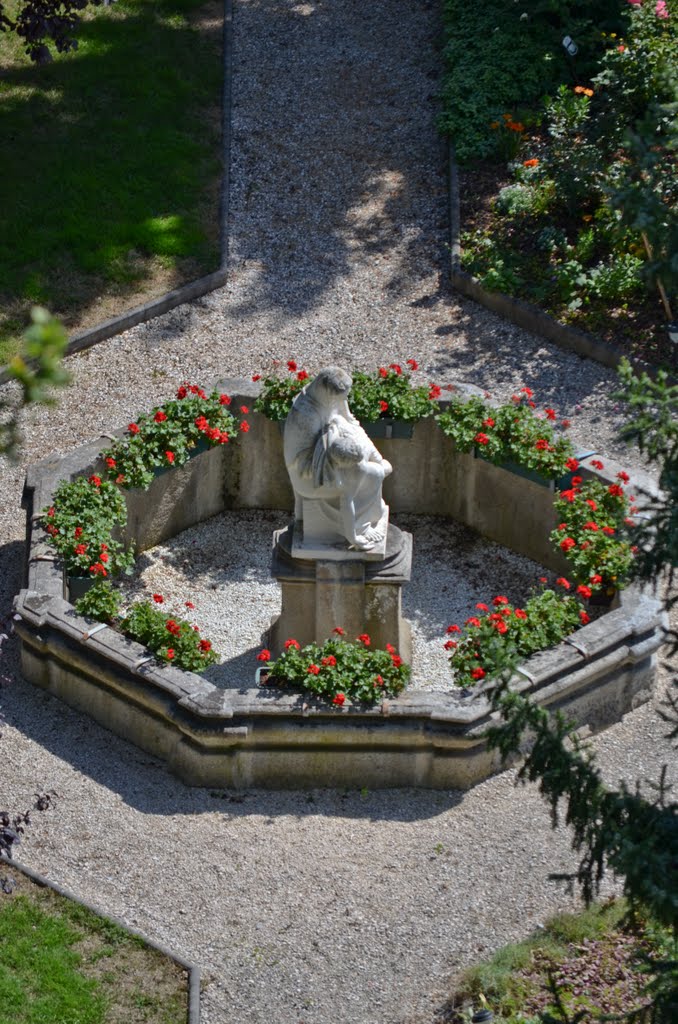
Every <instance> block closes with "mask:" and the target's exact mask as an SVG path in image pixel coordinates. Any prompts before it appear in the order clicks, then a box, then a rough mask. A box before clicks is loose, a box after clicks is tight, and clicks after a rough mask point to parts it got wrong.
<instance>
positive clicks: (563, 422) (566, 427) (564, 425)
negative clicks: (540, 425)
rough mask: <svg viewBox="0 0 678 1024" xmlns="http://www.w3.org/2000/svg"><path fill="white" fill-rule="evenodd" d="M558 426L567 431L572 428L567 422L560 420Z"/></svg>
mask: <svg viewBox="0 0 678 1024" xmlns="http://www.w3.org/2000/svg"><path fill="white" fill-rule="evenodd" d="M560 425H561V427H562V428H563V430H568V429H569V428H570V427H571V426H572V424H571V423H570V421H569V420H561V421H560Z"/></svg>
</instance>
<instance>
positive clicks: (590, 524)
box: [582, 520, 598, 533]
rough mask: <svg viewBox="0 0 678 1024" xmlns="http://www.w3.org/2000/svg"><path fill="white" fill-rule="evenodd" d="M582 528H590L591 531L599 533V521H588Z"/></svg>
mask: <svg viewBox="0 0 678 1024" xmlns="http://www.w3.org/2000/svg"><path fill="white" fill-rule="evenodd" d="M582 530H590V531H591V533H597V532H598V523H594V522H593V520H590V521H589V522H588V523H584V525H583V526H582Z"/></svg>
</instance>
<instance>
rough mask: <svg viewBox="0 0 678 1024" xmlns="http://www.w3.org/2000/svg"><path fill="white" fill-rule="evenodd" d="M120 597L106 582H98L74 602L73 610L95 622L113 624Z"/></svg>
mask: <svg viewBox="0 0 678 1024" xmlns="http://www.w3.org/2000/svg"><path fill="white" fill-rule="evenodd" d="M121 604H122V597H121V594H120V591H118V590H114V589H113V587H112V586H111V584H110V583H109V581H108V580H98V581H97V582H96V583H95V584H94V586H93V587H91V588H90V590H88V591H87V593H86V594H83V596H82V597H79V598H78V600H77V601H76V602H75V610H76V612H78V613H79V614H80V615H86V616H87V617H88V618H90V619H96V620H97V622H113V620H114V619H116V618H117V616H118V614H119V612H120V606H121Z"/></svg>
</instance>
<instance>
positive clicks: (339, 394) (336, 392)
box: [306, 366, 353, 405]
mask: <svg viewBox="0 0 678 1024" xmlns="http://www.w3.org/2000/svg"><path fill="white" fill-rule="evenodd" d="M352 387H353V378H352V377H351V374H350V373H347V372H346V370H342V369H341V367H339V366H326V367H325V369H324V370H321V371H320V373H318V374H317V375H316V377H314V379H313V380H312V381H311V383H310V384H309V385H308V386H307V389H306V390H307V393H308V394H309V395H311V396H312V397H313V398H314V399H315V401H317V402H321V403H323V404H325V403H327V404H331V405H335V404H336V403H337V402H338V401H342V400H344V399H347V398H348V395H349V392H350V390H351V388H352Z"/></svg>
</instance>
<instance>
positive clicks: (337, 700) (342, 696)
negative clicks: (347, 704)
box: [332, 693, 346, 707]
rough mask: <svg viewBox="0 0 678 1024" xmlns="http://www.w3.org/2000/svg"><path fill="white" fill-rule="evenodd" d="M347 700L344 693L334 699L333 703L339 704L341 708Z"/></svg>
mask: <svg viewBox="0 0 678 1024" xmlns="http://www.w3.org/2000/svg"><path fill="white" fill-rule="evenodd" d="M345 700H346V697H345V696H344V694H343V693H338V694H337V695H336V697H334V698H333V700H332V703H333V704H338V705H339V707H341V705H342V704H343V703H344V701H345Z"/></svg>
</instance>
